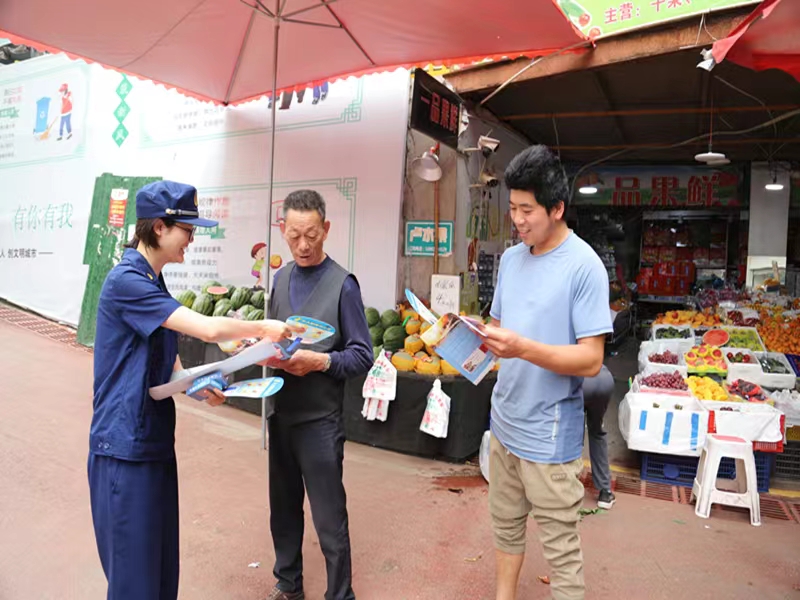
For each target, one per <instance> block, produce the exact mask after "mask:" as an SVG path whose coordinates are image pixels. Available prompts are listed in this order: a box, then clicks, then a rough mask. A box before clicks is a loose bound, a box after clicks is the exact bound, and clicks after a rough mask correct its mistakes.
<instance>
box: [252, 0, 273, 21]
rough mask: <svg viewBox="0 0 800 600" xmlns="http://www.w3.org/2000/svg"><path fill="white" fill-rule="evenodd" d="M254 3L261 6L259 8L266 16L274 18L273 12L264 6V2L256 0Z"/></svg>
mask: <svg viewBox="0 0 800 600" xmlns="http://www.w3.org/2000/svg"><path fill="white" fill-rule="evenodd" d="M256 4H258V5H259V6H260V7H261V10H263V11H264V12H265V13H266V15H267V16H268V17H272V18H273V19H274V18H275V14H274V13H273V12H272V11H271V10H270V9H268V8H267V7H266V6H264V3H263V2H261V0H256Z"/></svg>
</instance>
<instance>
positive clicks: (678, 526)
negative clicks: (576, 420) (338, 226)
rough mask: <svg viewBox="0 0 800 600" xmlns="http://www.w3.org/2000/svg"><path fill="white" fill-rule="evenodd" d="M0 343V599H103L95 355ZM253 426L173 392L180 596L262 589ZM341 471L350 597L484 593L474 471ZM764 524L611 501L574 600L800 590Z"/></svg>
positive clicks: (780, 528)
mask: <svg viewBox="0 0 800 600" xmlns="http://www.w3.org/2000/svg"><path fill="white" fill-rule="evenodd" d="M0 340H2V345H0V375H1V376H3V379H4V382H5V393H4V397H3V400H2V401H0V492H2V493H0V599H2V600H49V599H58V600H72V599H75V600H95V599H97V600H100V599H101V598H104V597H105V596H104V583H105V582H104V578H103V573H102V570H101V568H100V562H99V560H98V558H97V553H96V549H95V546H94V538H93V535H92V527H91V517H90V513H89V499H88V490H87V482H86V451H87V431H88V423H89V419H90V413H91V370H92V369H91V365H92V356H91V355H90V354H88V353H85V352H81V351H79V350H75V349H73V348H70V347H69V346H67V345H64V344H62V343H59V342H55V341H52V340H50V339H46V338H44V337H41V336H39V335H37V334H35V333H32V332H29V331H26V330H24V329H21V328H18V327H15V326H14V325H11V324H9V323H7V322H5V321H2V320H0ZM45 375H47V377H45ZM259 435H260V433H259V420H258V418H257V417H254V416H252V415H248V414H246V413H242V412H240V411H237V410H235V409H232V408H229V407H220V408H217V409H210V408H208V407H206V406H205V405H202V404H198V403H197V402H195V401H193V400H189V399H186V398H182V399H180V400H179V401H178V431H177V449H178V457H179V470H180V493H181V545H182V549H183V550H182V566H181V568H182V577H181V598H182V599H186V600H205V599H208V600H220V599H225V600H228V599H230V600H239V599H242V600H245V599H247V600H257V599H261V598H264V597H265V596H266V592H267V590H268V589H269V588H270V586H271V585H272V583H273V579H272V576H271V561H272V550H271V542H270V538H269V532H268V527H267V517H268V510H269V508H268V506H267V502H266V498H267V484H266V454H265V453H264V452H263V451H261V450H259V447H258V446H259ZM345 479H346V485H347V489H348V494H349V508H350V515H351V537H352V540H353V553H354V554H353V563H354V578H355V588H356V592H357V594H358V597H359V598H362V599H367V600H373V599H374V600H405V599H409V600H411V599H420V600H421V599H426V600H427V599H430V600H450V599H453V600H479V599H490V598H493V573H494V567H493V560H492V541H491V535H490V529H489V520H488V515H487V510H486V498H487V496H486V491H487V490H486V486H485V484H484V483H483V481H482V479H480V478H479V477H475V476H474V470H470V468H469V467H455V468H454V467H453V466H452V465H446V464H443V463H437V462H433V461H427V460H421V459H416V458H410V457H405V456H401V455H398V454H394V453H391V452H385V451H381V450H376V449H373V448H367V447H364V446H359V445H356V444H348V446H347V449H346V458H345ZM450 489H453V490H455V491H450ZM587 506H589V507H593V503H592V501H591V499H590V498H588V497H587ZM764 521H765V522H764V524H763V526H762V527H760V528H753V527H751V526H750V525H749V523H748V520H747V517H746V515H743V514H740V513H735V512H728V511H719V510H715V511H714V512H713V513H712V518H711V519H710V520H708V521H704V520H700V519H697V518H696V517H695V516H694V513H693V510H692V507H691V506H687V505H685V504H677V503H673V502H665V501H661V500H653V499H648V498H641V497H638V496H633V495H628V494H619V495H618V501H617V505H616V506H615V507H614V509H613V511H611V512H609V513H604V514H598V515H590V516H587V517H586V518H585V520H584V522H583V524H582V536H583V541H584V552H585V557H586V580H587V585H588V592H587V598H596V599H612V598H614V599H616V598H633V599H639V598H646V599H651V600H659V599H662V598H663V599H672V598H674V597H675V596H676V594H680V595H686V596H688V597H692V598H696V599H706V598H707V599H712V598H713V599H718V598H725V599H751V598H758V599H763V600H772V599H775V600H778V599H781V600H784V599H800V591H798V587H800V541H799V540H800V537H799V536H800V525H798V524H796V523H792V522H789V521H779V520H773V519H769V518H766V519H765V520H764ZM531 524H532V523H531ZM307 532H308V533H307V536H306V543H305V551H306V591H307V595H308V597H309V598H314V599H321V598H322V595H323V593H324V563H323V560H322V556H321V554H320V552H319V546H318V543H317V540H316V536H315V535H314V533H313V527H312V525H311V522H310V519H309V521H308V526H307ZM530 536H531V538H530V542H531V543H530V552H529V553H528V557H527V559H526V565H525V570H524V574H523V579H522V583H521V589H520V594H519V598H520V599H521V600H522V599H525V600H527V599H539V598H546V597H548V589H547V587H546V586H545V585H543V584H541V583H539V582H538V581H537V579H536V577H537V575H545V574H547V567H546V565H545V563H544V561H543V560H542V558H541V553H540V552H539V550H538V548H537V544H536V540H535V529H534V527H533V525H532V527H531V531H530ZM251 563H260V565H261V566H260V567H259V568H249V567H248V565H249V564H251Z"/></svg>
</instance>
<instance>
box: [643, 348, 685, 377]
mask: <svg viewBox="0 0 800 600" xmlns="http://www.w3.org/2000/svg"><path fill="white" fill-rule="evenodd" d="M693 345H694V342H693V340H664V341H660V342H653V341H648V342H642V344H641V345H640V346H639V372H642V373H643V372H644V371H646V370H647V369H654V370H657V371H661V372H662V373H663V372H665V371H666V372H671V371H673V370H676V369H677V370H678V371H679V372H680V373H681V375H683V376H684V377H686V376H687V374H688V370H687V368H686V360H684V358H683V355H684V354H686V353H687V352H688V351H689V350H691V349H692V346H693ZM665 350H669V351H670V352H672V353H674V354H677V355H678V364H677V365H666V364H662V363H654V362H650V359H649V358H648V357H649V356H650V355H651V354H653V353H658V354H661V353H662V352H664V351H665Z"/></svg>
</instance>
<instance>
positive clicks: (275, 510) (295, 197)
mask: <svg viewBox="0 0 800 600" xmlns="http://www.w3.org/2000/svg"><path fill="white" fill-rule="evenodd" d="M283 216H284V221H283V223H281V232H282V233H283V237H284V239H285V240H286V243H287V245H288V246H289V250H291V252H292V257H293V258H294V261H293V262H290V263H288V264H287V265H286V266H285V267H284V268H282V269H281V270H280V271H278V272H277V273H276V275H275V282H274V284H273V287H272V291H271V293H270V300H269V314H270V315H285V317H284V318H285V319H286V318H289V317H290V316H293V315H303V316H306V317H312V318H314V319H319V320H320V321H324V322H325V323H329V324H330V325H333V327H334V329H335V330H336V333H335V334H334V335H333V336H332V337H330V338H328V339H326V340H324V341H322V342H319V343H317V344H314V345H313V346H310V347H309V349H307V350H305V349H303V350H298V351H297V352H296V353H295V354H294V355H292V358H291V359H290V360H288V361H285V362H281V361H272V362H269V363H268V366H270V367H272V368H273V369H279V370H278V371H277V372H276V373H275V375H278V376H280V377H283V380H284V385H283V388H282V389H281V391H280V392H278V393H277V394H276V395H275V396H274V399H275V414H273V415H272V416H271V417H270V419H269V503H270V530H271V531H272V541H273V544H274V545H275V568H274V571H273V572H274V575H275V578H276V579H277V580H278V582H277V585H276V586H275V587H274V588H273V590H272V591H271V592H270V594H269V596H268V600H303V598H305V593H304V591H303V555H302V547H303V529H304V526H305V520H304V516H303V500H304V498H305V494H306V493H308V501H309V504H310V505H311V516H312V518H313V520H314V527H315V528H316V530H317V535H318V537H319V545H320V547H321V548H322V553H323V554H324V555H325V564H326V566H327V570H328V590H327V592H326V593H325V600H354V599H355V594H354V593H353V588H352V585H351V565H350V534H349V532H348V519H347V502H346V500H347V498H346V496H345V490H344V484H343V483H342V462H343V459H344V424H343V422H342V403H343V402H344V382H345V380H346V379H348V378H350V377H356V376H358V375H362V374H364V373H366V372H367V371H369V369H370V367H371V366H372V362H373V355H372V344H371V342H370V337H369V327H368V326H367V319H366V317H365V316H364V304H363V303H362V301H361V290H360V288H359V286H358V282H357V281H356V278H355V277H354V276H353V275H352V274H350V273H348V272H347V271H346V270H345V269H344V268H342V267H340V266H339V265H338V264H337V263H336V262H334V261H333V259H331V258H330V257H329V256H328V255H327V254H325V251H324V250H323V244H324V243H325V239H326V238H327V237H328V231H329V229H330V226H331V224H330V221H327V220H326V219H325V201H324V200H323V199H322V196H320V195H319V194H318V193H317V192H315V191H313V190H298V191H296V192H292V193H291V194H289V195H288V196H287V197H286V199H285V200H284V202H283Z"/></svg>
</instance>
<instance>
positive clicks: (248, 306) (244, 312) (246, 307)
mask: <svg viewBox="0 0 800 600" xmlns="http://www.w3.org/2000/svg"><path fill="white" fill-rule="evenodd" d="M254 310H256V307H255V306H253V305H252V304H245V305H244V306H243V307H242V308H240V309H239V313H241V315H242V316H243V317H244V318H245V319H247V315H249V314H250V313H251V312H253V311H254Z"/></svg>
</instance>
